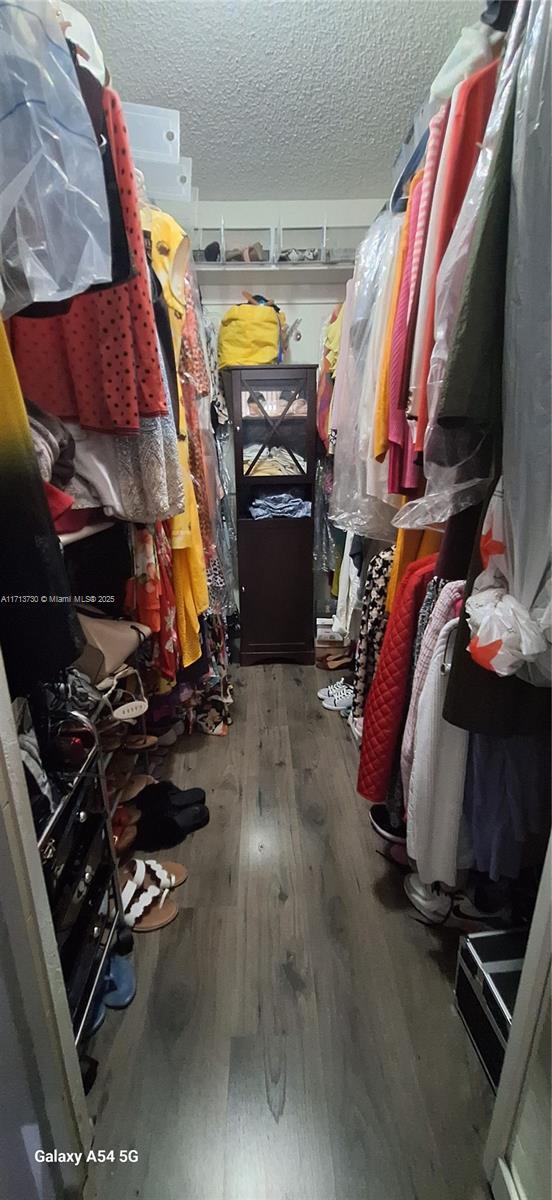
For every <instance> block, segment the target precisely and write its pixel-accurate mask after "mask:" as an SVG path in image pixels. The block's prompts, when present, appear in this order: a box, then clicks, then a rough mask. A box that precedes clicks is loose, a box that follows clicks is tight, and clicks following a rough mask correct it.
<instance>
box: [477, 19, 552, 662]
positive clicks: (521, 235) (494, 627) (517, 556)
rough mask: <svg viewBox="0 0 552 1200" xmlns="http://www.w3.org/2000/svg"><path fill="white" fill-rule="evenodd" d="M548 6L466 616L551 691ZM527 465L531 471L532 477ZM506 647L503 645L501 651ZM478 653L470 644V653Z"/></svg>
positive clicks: (541, 23) (522, 100) (503, 658)
mask: <svg viewBox="0 0 552 1200" xmlns="http://www.w3.org/2000/svg"><path fill="white" fill-rule="evenodd" d="M550 79H551V71H550V5H549V4H545V3H538V4H535V5H533V6H532V7H531V9H530V12H529V16H528V24H527V33H526V39H525V44H524V47H523V51H522V56H521V61H520V66H519V75H518V81H517V89H516V103H515V123H514V131H513V150H512V162H511V196H510V205H509V217H510V220H509V228H508V248H507V259H506V295H505V307H504V314H505V315H504V356H503V370H502V395H501V416H502V426H503V437H502V480H501V482H500V483H499V484H498V485H497V488H496V490H495V494H494V496H493V499H492V501H491V506H490V509H489V511H488V513H487V517H486V521H485V526H484V529H483V533H482V538H481V547H480V551H481V558H482V561H483V565H484V568H485V569H484V572H483V574H482V575H481V576H479V578H478V579H476V581H475V584H474V590H473V598H472V602H474V601H475V600H477V605H478V611H477V621H475V620H474V617H473V614H472V612H471V611H470V613H469V623H470V627H471V631H472V635H476V636H477V646H478V647H480V648H482V649H483V652H484V653H485V654H486V657H487V663H488V665H489V666H490V667H491V668H492V669H494V670H495V671H496V670H499V672H500V673H503V672H507V673H512V672H514V671H515V672H519V671H520V670H521V674H522V677H523V678H525V679H528V680H530V682H531V683H533V684H536V685H540V686H542V685H543V684H544V685H547V686H549V685H550V679H551V676H552V662H551V660H552V655H551V643H552V628H551V608H550V602H551V596H552V584H551V569H552V567H551V549H550V548H551V542H552V533H551V511H550V489H551V478H552V465H551V444H552V430H551V415H550V394H551V389H552V361H551V360H552V352H551V347H550V336H549V333H550V326H551V307H550V279H549V271H548V266H549V263H548V261H547V260H548V258H549V255H547V254H543V247H549V242H550V228H549V221H548V215H549V212H550V207H551V194H550V191H551V179H550V165H549V162H548V161H547V156H548V155H549V151H550V143H551V130H550V110H551V107H552V98H551V95H550V92H551V83H550ZM528 464H530V467H529V469H528ZM497 643H501V644H497ZM469 650H470V653H472V654H473V653H474V637H473V636H472V640H471V642H470V646H469Z"/></svg>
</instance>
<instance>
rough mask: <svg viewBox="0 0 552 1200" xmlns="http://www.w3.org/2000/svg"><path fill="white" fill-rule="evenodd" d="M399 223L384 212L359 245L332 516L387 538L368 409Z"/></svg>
mask: <svg viewBox="0 0 552 1200" xmlns="http://www.w3.org/2000/svg"><path fill="white" fill-rule="evenodd" d="M400 227H401V218H400V217H399V216H395V215H392V214H390V213H388V212H383V213H380V215H379V216H378V217H377V218H376V220H375V221H374V223H373V224H372V225H371V226H370V229H369V230H368V233H367V235H366V237H365V239H364V241H363V242H362V244H361V246H360V247H359V250H358V252H357V256H356V262H355V273H354V276H353V281H352V283H353V290H352V291H351V293H348V294H349V295H351V314H350V317H348V316H346V317H345V319H344V332H343V338H342V345H341V351H340V356H339V363H338V380H337V381H336V388H337V384H338V383H339V385H340V388H341V389H342V392H340V391H339V389H338V393H339V395H340V396H341V395H342V396H343V397H344V399H343V401H342V403H343V412H344V419H343V420H342V421H341V424H340V427H339V429H338V430H337V441H336V446H335V455H334V458H335V463H334V487H333V492H332V498H331V504H330V517H331V519H332V521H333V522H334V523H335V524H337V525H338V526H339V527H340V528H343V529H346V530H350V531H352V532H354V533H358V534H360V535H361V536H363V537H370V538H375V539H377V540H378V541H382V542H391V541H393V538H394V533H393V528H392V525H391V518H392V516H393V513H394V507H393V498H392V497H389V496H388V493H387V468H386V467H385V466H382V465H381V464H379V463H377V464H376V463H374V461H373V459H372V457H371V445H370V439H371V437H372V430H371V426H372V424H373V422H372V420H371V416H369V415H368V413H370V414H371V413H372V412H373V409H374V403H375V393H376V381H377V376H378V367H379V361H380V346H379V335H378V332H377V331H378V329H379V325H378V322H380V321H382V322H383V323H384V322H385V320H386V318H387V314H386V312H383V311H382V296H383V295H384V294H385V293H386V292H387V288H388V281H389V272H391V273H392V271H393V264H394V260H395V249H396V245H397V240H398V238H399V237H400ZM347 323H349V324H350V334H349V332H347ZM346 333H347V338H348V341H347V340H346V336H345V335H346ZM359 450H360V454H359Z"/></svg>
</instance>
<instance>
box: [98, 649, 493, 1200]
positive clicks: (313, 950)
mask: <svg viewBox="0 0 552 1200" xmlns="http://www.w3.org/2000/svg"><path fill="white" fill-rule="evenodd" d="M327 682H328V675H327V673H326V672H324V673H322V672H317V671H315V669H314V668H302V667H296V666H266V667H254V668H249V669H246V670H240V671H237V672H236V678H235V683H236V688H235V694H236V712H235V724H234V726H233V727H232V729H231V731H230V733H229V736H228V737H227V738H220V739H219V738H208V737H203V738H200V737H194V738H191V739H183V740H182V742H181V744H180V745H179V747H178V748H177V752H176V753H175V754H173V755H172V756H171V759H170V760H169V761H168V769H169V770H170V773H171V776H172V777H173V778H174V779H175V781H176V782H178V783H179V784H180V785H181V786H197V785H199V786H203V787H204V788H205V790H206V792H207V794H208V802H209V804H210V807H211V812H212V816H211V824H210V826H209V827H208V828H207V829H205V830H202V831H201V832H199V833H198V834H196V835H195V836H194V837H193V838H190V839H188V840H187V841H186V842H185V843H184V845H183V846H182V847H181V848H179V849H178V850H177V851H174V852H171V853H170V855H166V856H165V857H173V858H178V859H179V860H180V861H184V862H185V863H186V864H187V866H188V867H189V870H190V879H189V881H188V883H187V884H186V885H185V886H184V887H183V888H181V889H179V892H178V893H176V896H177V898H178V901H179V904H180V905H181V906H182V907H183V911H182V913H181V915H180V916H179V918H178V921H177V922H175V923H174V924H173V925H172V926H170V927H169V928H167V929H166V930H164V931H162V932H161V933H159V934H149V935H142V936H137V938H136V943H137V946H136V959H137V962H138V974H139V990H138V995H137V997H136V1000H135V1001H134V1003H133V1004H132V1005H131V1007H130V1008H129V1009H128V1010H127V1011H126V1012H125V1013H109V1014H108V1018H107V1020H106V1023H105V1025H104V1027H103V1029H102V1031H101V1032H100V1034H99V1035H98V1037H97V1038H96V1039H95V1043H94V1045H93V1047H92V1053H94V1054H95V1055H96V1056H97V1057H98V1058H99V1060H100V1069H99V1075H98V1081H97V1083H96V1086H95V1088H94V1090H93V1092H92V1093H91V1097H90V1105H91V1111H92V1112H93V1113H94V1115H95V1116H96V1117H97V1138H96V1144H97V1145H101V1146H107V1147H109V1146H110V1145H112V1144H113V1145H114V1146H115V1147H116V1148H117V1147H123V1148H130V1147H133V1146H136V1148H137V1149H138V1151H139V1153H140V1163H139V1164H138V1167H137V1168H130V1167H125V1168H124V1169H123V1168H115V1169H113V1168H107V1167H104V1168H101V1172H102V1174H101V1177H100V1179H99V1185H98V1188H97V1194H98V1197H99V1198H100V1200H483V1198H484V1197H485V1196H486V1195H487V1192H486V1189H485V1186H484V1182H483V1176H482V1169H481V1159H482V1149H483V1142H484V1138H485V1134H486V1128H487V1125H488V1121H489V1117H490V1108H491V1095H490V1090H489V1088H488V1086H487V1084H486V1081H485V1079H484V1076H483V1073H482V1070H481V1068H480V1066H479V1064H478V1062H477V1060H476V1059H475V1056H474V1054H473V1051H472V1049H471V1046H470V1044H469V1042H468V1039H467V1037H466V1034H465V1032H464V1030H463V1028H462V1026H461V1024H460V1022H459V1019H458V1017H457V1015H456V1013H455V1011H454V1008H453V995H452V971H453V968H454V960H455V953H456V942H457V939H456V937H455V935H454V934H451V933H450V931H448V930H444V931H435V930H433V929H427V928H425V927H423V926H421V925H420V924H418V923H417V922H416V921H415V920H414V919H413V915H412V914H413V910H411V909H410V906H409V905H408V902H407V901H406V898H405V896H404V892H403V889H402V877H401V875H400V873H399V871H398V870H397V869H396V868H393V867H391V866H390V865H389V863H388V862H386V861H384V859H383V858H381V857H380V856H379V855H378V853H377V850H378V842H377V839H376V838H375V836H374V834H373V831H372V830H371V827H370V824H369V819H368V806H367V805H366V804H365V803H364V801H362V800H361V798H360V797H359V796H358V795H357V793H356V786H355V785H356V772H357V767H358V750H357V748H356V747H355V745H354V743H353V742H352V739H351V735H350V732H349V731H348V729H347V726H346V722H345V721H343V720H342V719H341V717H340V716H339V715H338V714H336V713H330V712H327V711H325V710H323V709H322V706H321V705H320V703H319V701H318V700H317V698H316V689H317V688H318V687H320V686H324V685H326V684H327ZM98 1170H100V1168H98Z"/></svg>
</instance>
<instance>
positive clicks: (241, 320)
mask: <svg viewBox="0 0 552 1200" xmlns="http://www.w3.org/2000/svg"><path fill="white" fill-rule="evenodd" d="M244 295H248V293H244ZM285 327H286V318H285V315H284V313H283V312H281V310H280V309H278V308H277V307H276V305H275V304H274V303H273V302H272V301H268V300H265V299H264V297H262V296H261V297H256V296H252V297H251V298H250V299H248V300H247V302H246V303H245V304H234V305H232V308H229V309H228V311H227V312H226V313H225V314H224V316H223V318H222V321H221V324H220V329H219V337H218V359H219V368H220V370H223V369H224V368H225V367H243V366H268V365H270V364H271V363H279V362H281V361H282V358H283V352H284V346H283V333H284V329H285Z"/></svg>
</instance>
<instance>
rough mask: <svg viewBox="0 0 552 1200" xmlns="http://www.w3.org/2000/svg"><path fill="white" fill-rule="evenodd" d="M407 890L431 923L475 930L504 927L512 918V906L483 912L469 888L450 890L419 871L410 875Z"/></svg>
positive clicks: (406, 883) (426, 920)
mask: <svg viewBox="0 0 552 1200" xmlns="http://www.w3.org/2000/svg"><path fill="white" fill-rule="evenodd" d="M404 890H405V892H406V895H407V897H408V899H409V900H410V903H411V904H412V905H413V906H414V908H415V909H416V910H417V911H418V912H419V913H420V914H421V916H422V917H423V918H424V921H425V923H426V924H427V925H447V926H448V927H449V928H452V929H462V930H464V932H466V933H473V932H475V931H476V930H478V929H503V928H504V927H505V926H507V924H508V922H509V920H510V911H509V908H501V909H497V910H496V911H495V912H483V910H482V909H480V908H477V907H476V905H475V904H474V902H473V900H471V898H470V896H469V895H468V894H467V893H466V892H446V891H444V889H443V888H442V887H441V886H440V884H438V883H432V884H428V883H422V880H421V879H420V876H419V875H418V873H417V872H416V871H412V872H411V874H410V875H407V876H406V879H405V881H404Z"/></svg>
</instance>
